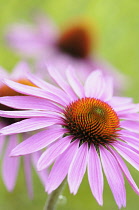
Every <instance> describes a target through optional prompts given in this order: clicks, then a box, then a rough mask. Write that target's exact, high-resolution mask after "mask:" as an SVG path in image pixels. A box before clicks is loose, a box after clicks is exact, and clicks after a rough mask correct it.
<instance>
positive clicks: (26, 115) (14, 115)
mask: <svg viewBox="0 0 139 210" xmlns="http://www.w3.org/2000/svg"><path fill="white" fill-rule="evenodd" d="M0 116H1V117H8V118H29V117H51V118H56V117H58V116H59V117H61V114H58V113H54V112H50V111H38V110H33V111H30V110H27V111H1V110H0Z"/></svg>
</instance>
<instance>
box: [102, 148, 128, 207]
mask: <svg viewBox="0 0 139 210" xmlns="http://www.w3.org/2000/svg"><path fill="white" fill-rule="evenodd" d="M100 156H101V161H102V165H103V169H104V173H105V175H106V177H107V180H108V183H109V186H110V188H111V190H112V193H113V196H114V198H115V201H116V203H117V205H118V207H119V208H121V207H122V206H123V207H125V205H126V192H125V186H124V179H123V175H122V172H121V169H120V167H119V164H118V162H117V160H116V159H115V157H114V156H113V155H112V154H111V153H110V152H109V151H108V150H107V149H105V148H104V147H101V146H100Z"/></svg>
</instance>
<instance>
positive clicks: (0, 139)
mask: <svg viewBox="0 0 139 210" xmlns="http://www.w3.org/2000/svg"><path fill="white" fill-rule="evenodd" d="M5 140H6V139H5V136H0V155H1V153H2V151H3V145H4V142H5Z"/></svg>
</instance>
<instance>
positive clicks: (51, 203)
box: [43, 179, 66, 210]
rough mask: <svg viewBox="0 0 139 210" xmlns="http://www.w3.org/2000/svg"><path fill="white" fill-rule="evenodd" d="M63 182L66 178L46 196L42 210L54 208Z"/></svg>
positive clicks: (52, 209)
mask: <svg viewBox="0 0 139 210" xmlns="http://www.w3.org/2000/svg"><path fill="white" fill-rule="evenodd" d="M65 183H66V179H65V180H64V181H63V182H62V183H61V185H60V186H59V187H58V188H57V189H56V190H54V191H53V192H52V193H51V194H50V195H49V196H48V198H47V201H46V204H45V206H44V209H43V210H55V209H56V206H57V202H58V199H59V195H60V194H61V192H62V191H63V189H64V186H65Z"/></svg>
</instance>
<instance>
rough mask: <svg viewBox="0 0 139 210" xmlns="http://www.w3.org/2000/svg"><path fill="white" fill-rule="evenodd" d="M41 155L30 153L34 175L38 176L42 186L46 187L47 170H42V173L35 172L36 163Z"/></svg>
mask: <svg viewBox="0 0 139 210" xmlns="http://www.w3.org/2000/svg"><path fill="white" fill-rule="evenodd" d="M41 154H42V152H41V151H38V152H34V153H32V161H33V165H34V168H35V170H36V173H37V175H38V176H39V178H40V180H41V182H42V184H43V185H44V186H47V179H48V172H47V170H42V171H38V170H37V163H38V160H39V158H40V156H41Z"/></svg>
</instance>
